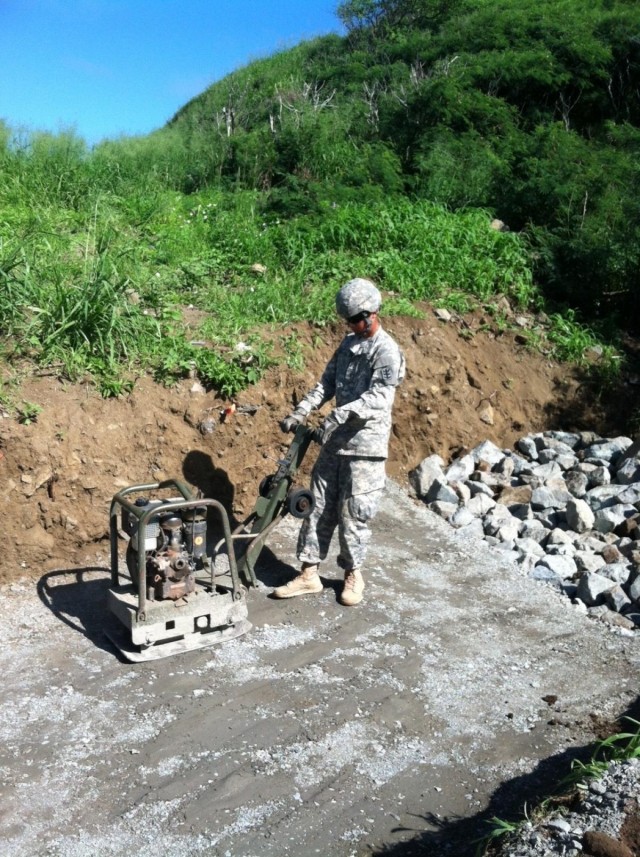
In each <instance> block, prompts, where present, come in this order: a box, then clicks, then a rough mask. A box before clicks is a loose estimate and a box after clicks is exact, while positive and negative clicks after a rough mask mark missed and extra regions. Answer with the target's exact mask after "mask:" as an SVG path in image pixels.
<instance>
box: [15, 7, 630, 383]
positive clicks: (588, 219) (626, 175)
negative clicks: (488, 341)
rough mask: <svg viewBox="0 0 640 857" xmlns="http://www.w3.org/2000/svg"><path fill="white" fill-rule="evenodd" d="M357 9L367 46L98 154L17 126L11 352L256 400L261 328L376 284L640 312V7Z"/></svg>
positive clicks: (220, 91) (263, 360) (574, 310)
mask: <svg viewBox="0 0 640 857" xmlns="http://www.w3.org/2000/svg"><path fill="white" fill-rule="evenodd" d="M338 11H339V14H340V16H341V18H342V20H343V22H344V24H345V26H346V29H347V35H346V36H345V37H339V36H335V35H331V36H327V37H324V38H320V39H316V40H314V41H311V42H305V43H303V44H300V45H298V46H297V47H295V48H293V49H291V50H287V51H283V52H281V53H278V54H276V55H274V56H272V57H270V58H267V59H264V60H261V61H258V62H255V63H252V64H250V65H248V66H247V67H245V68H242V69H239V70H238V71H236V72H234V73H233V74H231V75H229V76H228V77H226V78H224V79H223V80H221V81H219V82H218V83H216V84H215V85H213V86H212V87H210V88H209V89H207V90H206V91H205V92H203V93H202V94H201V95H200V96H199V97H197V98H195V99H193V100H192V101H191V102H190V103H188V104H187V105H185V106H184V107H183V108H182V109H181V110H180V111H179V112H178V114H177V115H176V116H175V117H174V118H173V119H172V120H171V122H169V123H168V125H167V126H166V127H165V128H163V129H161V130H159V131H157V132H155V133H153V134H151V135H149V136H148V137H144V138H124V139H121V140H115V141H111V142H106V143H103V144H101V145H99V146H97V147H96V148H94V149H92V150H89V149H88V148H87V147H86V145H85V144H84V142H83V141H82V140H80V139H79V138H78V137H77V136H76V135H74V134H73V133H62V134H57V135H52V134H48V133H41V132H30V133H22V132H18V131H16V130H14V129H11V128H10V127H9V126H7V125H0V178H1V179H2V181H1V182H0V337H1V341H2V343H3V350H4V354H5V358H6V361H9V363H11V364H12V365H17V364H18V363H19V361H24V360H25V359H27V360H30V361H37V362H40V363H44V364H46V365H50V366H54V367H56V371H59V372H60V373H61V374H63V375H65V376H67V377H70V378H77V377H81V376H83V375H85V374H86V373H89V374H92V375H93V376H95V377H96V378H97V379H98V380H99V383H100V384H101V387H102V389H103V392H104V393H105V394H114V393H118V392H120V391H121V390H122V389H124V387H125V386H126V385H127V384H128V383H130V382H131V379H132V377H133V376H134V375H135V372H136V371H144V370H146V369H149V368H150V369H152V370H153V371H156V372H157V373H158V375H159V376H161V377H163V378H170V377H174V376H176V375H180V374H182V373H184V372H186V371H189V370H190V369H192V368H193V367H194V366H195V367H196V368H197V370H198V372H199V373H200V375H201V376H202V377H203V379H205V380H207V381H209V382H210V383H212V384H213V385H214V386H216V387H217V389H219V390H220V391H222V392H223V393H226V394H233V392H234V391H236V390H237V389H239V388H240V387H242V386H243V385H245V384H247V383H251V382H252V381H254V380H256V379H257V378H258V377H259V376H260V374H261V373H262V372H263V371H264V368H265V367H266V366H267V365H269V363H270V361H272V360H273V359H274V357H273V354H272V353H271V352H270V351H269V350H268V349H267V348H266V346H265V345H264V344H263V342H262V341H261V339H260V337H259V336H258V335H257V333H256V331H257V330H258V329H259V326H260V325H261V324H264V323H271V324H276V325H285V324H286V323H287V322H289V321H292V320H300V319H313V320H315V321H317V322H319V323H322V322H324V321H326V320H328V319H329V318H331V317H332V296H333V294H334V292H335V290H336V287H337V286H339V285H340V284H341V282H343V281H344V280H345V279H346V278H349V277H351V276H354V275H360V276H369V277H372V278H374V279H375V280H376V281H377V282H379V284H380V286H381V288H382V289H383V290H384V291H385V292H386V293H387V294H388V297H387V300H386V302H385V311H386V312H405V313H408V312H414V311H415V310H414V309H413V302H415V301H417V300H422V299H426V300H432V301H440V302H445V303H446V302H449V303H455V305H456V306H464V305H465V302H468V301H470V300H481V301H484V302H487V301H489V302H490V301H491V300H492V296H495V295H498V294H504V295H507V296H508V297H509V298H510V299H511V300H512V301H513V302H514V303H518V304H520V305H521V306H525V307H526V306H529V307H537V308H543V307H544V308H546V309H547V310H548V311H552V312H556V313H559V314H554V315H553V318H554V319H556V320H557V321H558V323H559V329H560V334H559V335H558V336H556V339H557V340H558V341H563V340H562V337H563V336H565V334H567V331H569V332H568V334H567V335H566V336H565V340H564V341H567V340H570V339H571V337H572V334H573V332H574V331H575V330H576V329H577V328H576V326H575V319H576V318H578V317H581V318H582V321H583V323H585V324H589V325H590V326H591V329H595V328H597V327H598V326H602V324H604V323H608V325H609V328H612V327H615V326H616V325H620V324H624V325H626V326H630V325H633V324H634V323H635V317H636V313H635V310H636V308H637V301H638V295H640V291H639V289H638V285H639V284H638V269H639V264H638V263H639V261H640V259H639V256H640V234H639V224H640V217H639V216H638V206H639V205H640V203H639V199H640V193H639V192H640V177H639V163H640V161H639V158H638V155H639V153H640V129H639V125H640V121H639V120H640V102H639V96H638V94H639V92H640V88H639V87H640V7H638V6H637V4H635V3H633V2H622V0H607V2H602V0H596V2H590V3H586V2H579V1H578V0H553V2H551V0H538V2H536V3H535V4H531V3H529V2H525V0H504V2H501V3H497V2H495V0H449V2H447V0H442V2H436V0H351V2H345V3H342V4H341V5H340V6H339V9H338ZM493 218H499V219H501V220H502V221H504V223H506V224H507V225H508V227H509V230H510V231H495V230H492V229H490V228H489V224H490V222H491V220H492V219H493ZM185 305H192V306H194V307H195V308H196V309H200V310H204V311H205V312H206V319H207V320H206V321H205V322H204V325H203V326H202V327H201V329H199V330H197V331H193V330H189V331H186V330H185V329H184V325H183V322H182V314H181V312H182V308H183V307H184V306H185ZM580 331H581V335H580V336H579V337H578V339H577V341H578V342H579V343H581V344H584V343H585V342H588V341H590V338H591V337H592V333H591V332H590V330H589V329H587V328H584V327H582V328H580ZM253 334H255V336H254V338H253V339H252V338H251V336H252V335H253ZM286 336H287V334H286V328H284V327H283V328H282V333H281V337H283V342H284V341H286ZM194 338H197V339H204V340H206V341H207V342H210V343H212V344H213V346H214V347H212V348H201V347H198V346H196V345H194V344H193V340H194ZM240 338H243V339H244V341H245V343H246V342H249V345H250V350H249V352H246V351H244V352H238V351H237V350H235V346H236V345H237V344H238V341H239V340H240ZM285 351H286V353H287V354H288V355H289V357H290V359H296V355H295V348H293V344H292V343H287V347H286V348H285Z"/></svg>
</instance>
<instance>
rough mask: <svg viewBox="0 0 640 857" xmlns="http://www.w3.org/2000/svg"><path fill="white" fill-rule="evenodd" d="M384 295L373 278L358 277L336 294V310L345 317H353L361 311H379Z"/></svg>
mask: <svg viewBox="0 0 640 857" xmlns="http://www.w3.org/2000/svg"><path fill="white" fill-rule="evenodd" d="M381 303H382V296H381V294H380V292H379V291H378V289H377V288H376V287H375V286H374V285H373V283H372V282H371V280H364V279H362V278H361V277H356V279H355V280H349V282H348V283H345V285H344V286H343V287H342V288H341V289H340V291H339V292H338V294H337V295H336V310H337V312H338V315H339V316H342V318H344V319H349V318H353V316H355V315H358V314H359V313H361V312H369V313H371V312H378V310H379V309H380V304H381Z"/></svg>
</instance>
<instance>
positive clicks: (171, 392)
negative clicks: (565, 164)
mask: <svg viewBox="0 0 640 857" xmlns="http://www.w3.org/2000/svg"><path fill="white" fill-rule="evenodd" d="M384 324H385V327H386V329H387V330H388V331H389V332H390V333H391V334H392V335H393V336H395V338H396V339H397V340H398V342H399V343H400V344H401V346H402V348H403V349H404V351H405V354H406V357H407V370H408V371H407V379H406V381H405V383H404V385H403V386H402V387H401V388H400V390H399V393H398V397H397V400H396V406H395V426H394V437H393V439H392V444H391V453H390V460H389V467H388V472H389V475H390V476H392V477H393V478H395V479H396V480H398V481H399V482H400V483H401V484H405V483H406V479H407V473H408V471H409V470H410V469H412V468H413V467H415V466H416V465H417V464H418V463H419V462H420V461H421V460H422V459H423V458H424V457H425V456H426V455H428V454H431V453H433V452H437V453H439V454H440V455H442V456H443V457H444V458H449V457H450V456H452V455H455V454H456V453H457V452H458V451H459V450H461V449H464V448H468V447H472V446H474V445H476V444H477V443H479V442H480V441H481V440H483V439H485V438H489V439H491V440H493V441H494V442H495V443H497V444H499V445H501V446H511V445H512V444H513V442H514V441H515V440H516V439H517V438H518V437H520V436H521V435H522V434H525V433H528V432H532V431H537V430H542V429H546V428H552V427H562V428H566V429H571V428H590V429H593V430H596V431H599V432H601V433H603V434H607V433H611V432H619V431H622V430H623V428H624V415H623V414H622V413H620V414H619V415H618V424H617V425H616V424H615V422H614V424H612V423H611V421H608V420H607V416H606V413H605V410H604V406H603V405H602V403H600V404H598V405H597V406H594V404H593V402H592V400H591V399H590V396H589V393H588V391H587V390H585V389H584V388H583V386H582V381H583V379H582V378H581V373H580V372H579V370H577V369H575V368H572V367H569V366H566V365H564V366H562V365H558V364H556V363H554V362H552V361H550V360H548V359H546V358H545V357H544V356H542V355H540V354H536V353H533V352H531V351H529V350H527V349H526V348H525V347H524V345H523V344H521V343H519V341H518V336H517V334H514V333H499V332H497V331H495V330H493V331H492V329H491V322H490V319H488V318H486V317H483V316H482V315H481V314H476V315H473V316H468V317H466V318H465V319H458V318H454V319H452V320H451V321H447V322H442V321H439V320H438V319H437V318H436V317H435V315H434V314H433V311H431V310H429V309H428V310H427V313H426V317H425V318H424V319H408V318H391V319H388V320H385V322H384ZM291 332H292V330H291V329H290V328H289V329H288V330H287V333H288V334H290V333H291ZM295 333H296V334H297V336H298V338H299V341H300V343H301V345H302V346H303V351H304V355H305V368H304V370H302V371H299V372H297V371H291V370H289V369H286V368H279V369H276V370H273V371H271V372H270V373H269V374H268V375H267V376H266V377H265V378H264V379H263V381H262V382H261V383H260V384H258V385H257V386H255V387H252V388H251V389H249V390H246V391H245V392H244V393H242V394H241V395H240V396H238V398H237V400H236V402H235V404H236V405H237V411H236V413H235V414H233V415H232V416H231V417H229V418H227V419H224V418H223V417H222V411H223V409H224V408H225V407H226V406H228V405H229V402H226V401H223V400H222V399H221V398H219V397H216V395H215V393H213V392H204V391H202V390H201V391H198V390H197V388H196V389H194V381H193V380H184V381H182V382H181V383H180V384H179V385H178V386H175V387H164V386H162V385H160V384H156V383H154V382H153V381H152V380H151V379H150V378H146V377H145V378H142V379H140V380H139V381H138V382H137V384H136V386H135V388H134V390H133V392H132V393H131V394H129V395H127V396H126V397H122V398H119V399H109V400H104V399H102V398H100V396H99V395H98V393H97V392H96V391H95V390H94V389H93V388H91V387H89V386H87V385H70V384H64V383H61V382H59V381H57V380H55V379H54V378H51V377H47V376H38V375H32V376H30V377H28V378H25V379H24V381H23V383H22V386H21V389H20V393H19V395H20V398H21V399H23V400H25V401H29V402H33V403H35V404H37V405H38V406H39V407H40V408H41V411H40V413H39V415H38V417H37V420H36V421H35V422H32V423H31V424H29V425H21V424H19V423H18V422H16V421H15V420H14V419H11V418H4V419H1V420H0V454H1V458H0V469H1V471H2V482H1V489H0V496H1V497H2V500H3V504H4V509H5V519H4V522H3V523H4V529H5V534H4V535H5V539H4V542H5V547H4V562H3V563H2V568H1V570H0V580H5V581H6V580H8V579H11V578H14V577H17V576H20V575H25V574H29V575H33V576H37V575H40V574H42V573H43V572H45V571H48V570H51V569H54V568H73V567H76V566H79V565H80V566H81V565H84V564H91V563H92V562H93V561H94V560H95V556H96V551H97V549H98V548H99V547H103V548H104V544H105V541H104V540H105V539H106V538H107V535H108V507H109V502H110V500H111V497H112V496H113V494H114V493H116V491H118V490H120V489H121V488H122V487H125V486H128V485H132V484H141V483H146V482H149V481H159V480H161V479H164V478H169V477H175V478H181V479H185V480H186V481H188V482H189V483H190V484H192V485H194V486H196V487H198V488H200V489H202V491H203V492H204V493H205V494H206V495H208V496H214V497H216V498H217V499H220V500H221V501H223V502H225V504H226V505H227V507H228V508H229V510H230V511H231V512H233V513H234V514H235V515H237V516H242V515H244V514H246V513H247V512H248V511H250V509H251V507H252V506H253V503H254V501H255V497H256V495H257V488H258V485H259V482H260V480H261V479H262V478H263V477H264V476H265V475H267V474H268V473H270V472H272V471H273V469H274V467H275V461H277V460H278V458H279V457H280V456H281V455H282V452H283V449H284V448H285V446H284V445H285V442H286V439H285V438H284V437H283V435H282V434H281V433H280V431H279V429H278V420H279V419H281V418H282V417H283V416H284V415H285V414H286V413H288V412H289V410H290V408H291V405H292V403H294V402H295V401H297V399H298V398H299V397H300V396H302V395H303V394H304V393H305V392H306V390H307V389H309V387H310V386H311V385H312V384H313V383H314V382H315V380H316V378H317V377H318V376H319V374H320V372H321V371H322V368H323V366H324V364H325V362H326V360H327V359H328V358H329V356H330V354H331V353H332V350H333V349H334V348H335V347H336V345H337V344H338V342H339V340H340V337H341V336H342V334H343V329H342V327H338V326H336V327H333V328H314V327H312V326H310V325H298V326H297V327H296V328H295ZM248 406H252V407H248ZM205 420H208V424H209V428H211V427H213V431H210V432H208V433H203V431H202V423H203V421H205ZM312 458H313V455H310V456H308V460H307V461H306V462H305V467H304V468H303V470H304V471H308V469H309V467H310V464H311V459H312ZM304 476H305V473H304V472H303V474H302V476H301V480H303V479H304ZM97 543H101V544H97Z"/></svg>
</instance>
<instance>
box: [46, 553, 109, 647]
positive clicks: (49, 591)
mask: <svg viewBox="0 0 640 857" xmlns="http://www.w3.org/2000/svg"><path fill="white" fill-rule="evenodd" d="M97 575H104V576H97ZM110 582H111V575H110V572H109V569H107V568H101V567H98V566H94V567H87V568H67V569H58V570H56V571H50V572H48V573H47V574H45V575H43V576H42V577H41V578H40V580H39V581H38V584H37V590H38V595H39V596H40V600H41V601H42V602H43V604H45V605H46V606H47V607H48V608H49V610H51V612H52V613H53V614H54V615H55V616H56V617H57V618H58V619H60V621H61V622H64V624H65V625H67V626H68V627H69V628H72V629H73V630H74V631H77V632H78V633H79V634H82V635H83V636H85V637H87V639H89V640H91V642H92V643H94V645H95V646H97V648H99V649H104V650H105V651H108V652H110V653H111V652H113V646H112V645H111V644H110V643H109V642H108V640H107V639H106V637H105V636H104V623H105V616H106V613H107V608H106V599H107V590H108V589H109V585H110Z"/></svg>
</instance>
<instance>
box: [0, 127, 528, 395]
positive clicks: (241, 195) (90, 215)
mask: <svg viewBox="0 0 640 857" xmlns="http://www.w3.org/2000/svg"><path fill="white" fill-rule="evenodd" d="M184 158H185V152H184V147H182V148H181V146H180V145H179V141H178V138H177V136H176V135H175V134H172V133H170V134H168V135H166V136H155V137H154V136H152V137H150V138H144V139H140V140H135V139H134V140H123V141H121V142H119V143H118V142H115V143H108V144H103V145H101V146H99V147H98V148H97V149H95V150H93V151H88V150H87V148H86V146H85V145H84V143H83V142H82V141H80V140H78V139H77V138H76V137H75V136H74V135H73V134H72V133H64V134H61V135H58V136H53V135H38V134H36V135H31V136H30V135H24V134H18V135H15V134H14V135H11V133H9V131H8V129H7V128H6V126H3V125H2V124H1V123H0V178H1V179H2V180H1V181H0V337H2V338H4V341H5V343H9V342H11V343H13V345H12V349H13V354H14V355H17V356H19V357H21V358H25V357H28V358H29V359H31V360H33V361H36V362H39V363H45V364H48V365H54V364H55V365H56V366H57V367H58V368H59V371H60V372H61V373H63V374H66V375H67V376H68V377H71V378H76V377H78V376H80V375H82V374H89V375H93V376H94V377H95V378H96V379H97V380H98V383H99V384H100V385H101V388H102V389H103V391H104V392H105V393H106V394H108V393H113V392H118V391H119V390H120V389H122V384H121V381H120V380H119V379H120V378H121V377H122V375H123V373H124V374H126V373H127V372H133V373H135V372H136V371H140V370H146V369H150V370H151V371H155V372H156V373H157V374H158V375H159V376H163V377H165V378H166V377H175V376H177V375H180V374H181V373H184V372H186V371H189V370H190V369H193V367H194V366H195V367H196V369H197V371H198V372H199V373H200V375H201V376H202V378H203V379H204V380H205V381H207V382H209V383H210V384H212V385H213V386H214V387H216V388H217V389H218V390H220V391H221V392H223V393H224V394H226V395H234V393H235V392H237V391H238V390H239V389H241V388H242V387H243V386H245V385H246V384H248V383H252V382H253V381H255V380H257V379H258V378H259V377H260V375H261V373H262V372H263V371H264V369H265V368H266V366H267V365H269V360H270V357H269V355H268V353H267V352H266V350H265V349H264V348H263V347H261V346H260V345H259V344H258V342H257V341H255V342H254V343H253V345H252V347H251V349H250V351H249V352H245V353H244V354H243V355H240V354H239V353H238V352H237V350H235V346H236V345H237V343H238V341H239V340H240V339H243V340H245V341H246V340H247V337H248V336H249V335H250V333H251V331H253V330H256V329H258V328H259V327H260V326H261V325H263V324H265V323H267V324H283V325H284V324H286V323H288V322H292V321H297V320H303V319H314V320H315V321H318V322H326V321H328V320H329V319H332V318H333V317H334V303H333V299H334V295H335V291H336V289H337V288H338V287H339V286H340V285H341V284H342V283H343V282H345V281H346V280H347V279H349V278H351V277H353V276H368V277H372V278H373V279H375V280H376V281H377V282H378V284H379V285H380V287H381V288H382V290H383V291H384V292H387V293H390V300H389V302H388V306H389V310H390V311H393V308H394V307H395V308H396V311H402V312H407V311H413V309H412V302H414V301H417V300H435V299H443V298H446V295H447V294H449V293H451V292H455V293H458V294H459V293H460V292H466V293H468V294H470V295H472V296H475V297H476V298H480V299H482V300H485V299H487V298H488V297H490V296H491V295H493V294H496V293H501V294H506V295H508V296H510V297H511V298H512V299H513V300H515V301H517V302H519V303H520V304H521V305H523V306H527V305H529V304H530V303H531V302H532V301H534V300H535V299H536V290H535V288H534V286H533V284H532V278H531V264H530V259H529V256H528V250H527V247H526V245H525V243H524V242H523V240H522V239H521V238H520V237H519V236H518V235H515V234H504V233H499V232H495V231H493V230H491V229H490V227H489V223H490V215H489V213H488V212H485V211H481V210H467V211H462V212H460V213H455V214H454V213H451V212H450V211H448V210H447V209H445V208H443V207H442V206H437V205H434V204H431V203H428V202H425V201H417V202H410V201H408V200H407V199H405V198H402V197H391V198H389V199H387V200H378V201H369V202H368V203H367V204H362V203H356V202H349V201H347V202H341V203H331V202H327V203H325V204H324V205H323V206H321V208H320V209H319V210H316V211H315V212H314V213H313V214H306V215H303V216H298V217H293V218H290V219H286V220H279V219H278V218H277V217H275V216H274V215H273V214H272V213H268V206H265V204H264V202H265V198H264V194H261V193H259V192H253V191H235V192H230V191H224V190H222V189H220V188H218V189H214V190H210V191H207V192H201V193H198V194H185V193H183V192H182V191H181V190H180V189H179V185H180V180H178V178H177V177H178V176H179V175H184V173H183V172H182V173H181V171H184V169H185V168H186V166H187V165H186V164H185V163H184ZM180 159H182V160H180ZM176 164H177V165H178V166H176ZM178 167H179V168H178ZM256 266H262V267H260V268H257V267H256ZM185 306H193V307H195V308H197V309H199V310H202V311H203V312H204V314H205V316H204V319H205V320H204V322H203V324H202V328H201V330H194V329H192V328H187V327H186V326H185V324H184V323H183V322H182V320H181V310H182V309H183V308H184V307H185ZM201 338H206V339H207V340H208V342H210V347H209V348H206V349H203V348H201V347H197V346H194V345H192V344H191V343H192V341H193V340H194V339H201Z"/></svg>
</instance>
